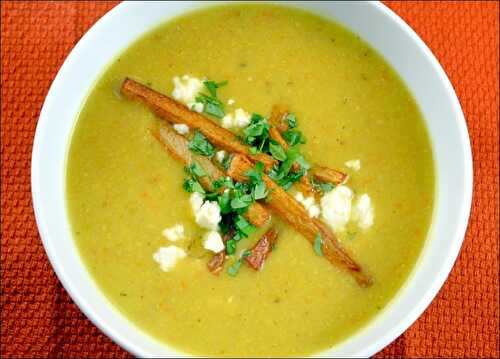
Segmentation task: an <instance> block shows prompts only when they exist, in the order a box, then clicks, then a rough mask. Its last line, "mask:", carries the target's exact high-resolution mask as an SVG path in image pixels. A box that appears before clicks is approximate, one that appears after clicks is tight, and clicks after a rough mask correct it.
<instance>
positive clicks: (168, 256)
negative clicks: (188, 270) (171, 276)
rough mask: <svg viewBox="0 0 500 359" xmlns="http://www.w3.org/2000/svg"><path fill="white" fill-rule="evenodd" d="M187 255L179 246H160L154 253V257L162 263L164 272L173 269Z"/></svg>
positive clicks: (161, 267)
mask: <svg viewBox="0 0 500 359" xmlns="http://www.w3.org/2000/svg"><path fill="white" fill-rule="evenodd" d="M185 257H186V252H185V251H184V250H183V249H182V248H179V247H177V246H173V245H172V246H168V247H160V248H159V249H158V250H157V251H156V253H154V254H153V259H154V260H155V261H156V262H157V263H158V264H159V265H160V269H161V270H162V271H164V272H168V271H169V270H171V269H172V268H173V267H175V265H176V264H177V262H178V261H179V260H181V259H183V258H185Z"/></svg>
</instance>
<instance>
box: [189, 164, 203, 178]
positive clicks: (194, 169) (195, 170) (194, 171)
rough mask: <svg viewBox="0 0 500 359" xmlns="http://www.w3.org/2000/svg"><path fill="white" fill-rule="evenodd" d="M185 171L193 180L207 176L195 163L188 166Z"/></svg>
mask: <svg viewBox="0 0 500 359" xmlns="http://www.w3.org/2000/svg"><path fill="white" fill-rule="evenodd" d="M186 171H187V173H189V174H190V175H192V176H193V177H194V178H199V177H203V176H206V175H207V173H206V172H205V170H204V169H203V167H201V166H200V165H199V164H198V163H197V162H193V163H191V164H190V165H189V167H186Z"/></svg>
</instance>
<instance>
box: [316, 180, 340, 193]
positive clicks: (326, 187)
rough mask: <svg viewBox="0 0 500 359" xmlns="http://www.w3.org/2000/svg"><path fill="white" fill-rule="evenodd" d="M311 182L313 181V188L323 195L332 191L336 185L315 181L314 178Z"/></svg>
mask: <svg viewBox="0 0 500 359" xmlns="http://www.w3.org/2000/svg"><path fill="white" fill-rule="evenodd" d="M310 180H311V184H312V186H313V188H314V189H315V190H316V191H319V192H321V193H327V192H330V191H331V190H332V189H334V188H335V185H334V184H332V183H327V182H319V181H317V180H315V179H314V178H313V177H311V179H310Z"/></svg>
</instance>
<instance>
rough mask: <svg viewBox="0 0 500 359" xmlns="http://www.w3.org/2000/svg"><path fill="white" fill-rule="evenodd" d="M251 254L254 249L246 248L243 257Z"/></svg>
mask: <svg viewBox="0 0 500 359" xmlns="http://www.w3.org/2000/svg"><path fill="white" fill-rule="evenodd" d="M250 254H252V251H251V250H249V249H245V250H244V251H243V253H241V258H246V257H248V256H249V255H250Z"/></svg>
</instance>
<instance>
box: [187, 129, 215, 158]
mask: <svg viewBox="0 0 500 359" xmlns="http://www.w3.org/2000/svg"><path fill="white" fill-rule="evenodd" d="M188 146H189V149H190V150H191V152H194V153H197V154H199V155H203V156H209V157H210V156H213V154H214V153H215V149H214V146H212V144H211V143H210V142H208V140H207V139H206V138H205V136H203V134H202V133H201V132H200V131H195V133H194V137H193V139H192V140H191V141H189V145H188Z"/></svg>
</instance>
